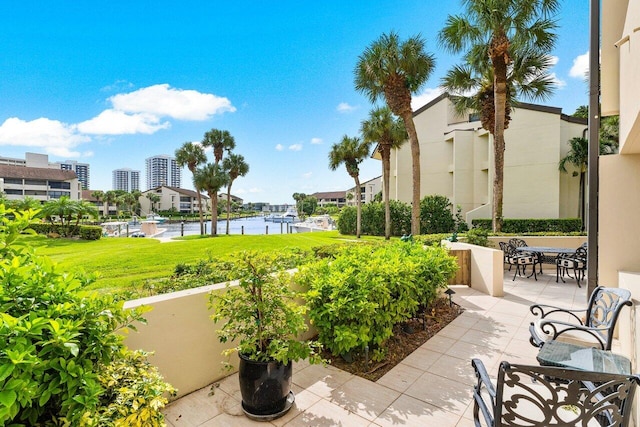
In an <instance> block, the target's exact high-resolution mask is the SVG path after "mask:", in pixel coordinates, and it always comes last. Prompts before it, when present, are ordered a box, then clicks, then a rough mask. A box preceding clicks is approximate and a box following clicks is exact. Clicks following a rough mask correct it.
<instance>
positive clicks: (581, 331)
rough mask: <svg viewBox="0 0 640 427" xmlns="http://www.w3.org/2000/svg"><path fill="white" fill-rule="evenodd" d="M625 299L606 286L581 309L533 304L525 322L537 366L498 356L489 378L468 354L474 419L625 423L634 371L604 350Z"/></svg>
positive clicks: (621, 358)
mask: <svg viewBox="0 0 640 427" xmlns="http://www.w3.org/2000/svg"><path fill="white" fill-rule="evenodd" d="M630 305H632V303H631V293H630V292H629V291H627V290H624V289H619V288H604V287H598V288H596V289H595V290H594V292H593V293H592V294H591V297H590V299H589V303H588V306H587V307H586V308H585V309H583V310H568V309H564V308H561V307H555V306H550V305H542V304H534V305H532V306H531V307H530V310H531V312H532V313H533V314H534V315H536V316H539V317H538V318H537V319H536V320H535V321H534V322H532V323H531V326H530V328H529V331H530V333H531V338H530V341H531V344H533V345H534V346H536V347H540V352H539V354H538V357H537V359H538V362H539V363H540V366H530V365H520V364H511V363H509V362H502V363H501V364H500V366H499V369H498V376H497V380H496V383H495V384H494V383H492V382H491V380H490V378H489V375H488V373H487V370H486V368H485V367H484V365H483V363H482V361H480V360H479V359H473V360H472V362H471V364H472V366H473V368H474V370H475V374H476V378H477V384H476V385H475V386H474V392H473V398H474V411H473V416H474V422H475V425H476V426H477V427H479V426H482V425H487V426H492V427H497V426H525V425H526V426H540V427H542V426H545V427H548V426H574V425H575V426H592V425H593V426H628V425H630V420H631V418H632V417H631V407H632V404H633V401H634V393H635V390H636V387H637V386H638V384H640V376H639V375H633V374H632V373H631V362H630V361H629V360H628V359H627V358H626V357H624V356H621V355H617V354H613V353H611V351H610V350H611V342H612V339H613V331H614V328H615V325H616V322H617V319H618V317H619V314H620V311H621V310H622V308H623V307H624V306H630ZM558 317H561V318H562V319H563V320H558V319H557V318H558ZM567 318H571V319H573V321H572V322H568V321H566V320H564V319H567ZM577 340H580V342H579V343H578V341H577ZM481 421H483V423H481Z"/></svg>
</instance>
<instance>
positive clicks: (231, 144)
mask: <svg viewBox="0 0 640 427" xmlns="http://www.w3.org/2000/svg"><path fill="white" fill-rule="evenodd" d="M202 145H203V146H204V147H212V148H213V160H214V164H216V165H217V164H219V163H220V161H221V160H222V157H223V156H224V152H225V151H227V152H230V151H231V150H233V149H234V148H236V140H235V139H234V138H233V136H231V134H230V133H229V131H228V130H219V129H211V130H210V131H208V132H205V134H204V139H203V140H202Z"/></svg>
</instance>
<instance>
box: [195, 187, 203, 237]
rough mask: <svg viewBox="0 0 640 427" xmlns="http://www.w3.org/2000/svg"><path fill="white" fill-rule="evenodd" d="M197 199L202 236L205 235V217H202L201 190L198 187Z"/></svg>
mask: <svg viewBox="0 0 640 427" xmlns="http://www.w3.org/2000/svg"><path fill="white" fill-rule="evenodd" d="M196 198H197V199H198V213H199V214H200V235H201V236H202V235H204V216H203V215H202V196H201V195H200V189H199V188H197V187H196Z"/></svg>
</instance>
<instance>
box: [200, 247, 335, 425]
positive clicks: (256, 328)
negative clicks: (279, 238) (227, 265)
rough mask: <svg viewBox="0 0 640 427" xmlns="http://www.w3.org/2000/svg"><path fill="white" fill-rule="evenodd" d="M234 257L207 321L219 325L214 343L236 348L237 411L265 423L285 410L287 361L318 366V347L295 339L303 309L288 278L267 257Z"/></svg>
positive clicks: (301, 324) (289, 399)
mask: <svg viewBox="0 0 640 427" xmlns="http://www.w3.org/2000/svg"><path fill="white" fill-rule="evenodd" d="M234 258H235V266H234V271H233V274H234V275H233V277H238V278H239V280H238V281H237V283H231V282H230V283H228V284H227V289H226V291H224V292H220V291H219V292H212V293H211V295H210V307H211V308H212V309H213V314H212V316H211V318H212V319H213V321H214V322H216V323H220V324H221V327H220V329H219V330H218V338H219V340H220V342H222V343H226V342H237V343H238V345H237V346H236V347H233V348H231V349H229V350H226V351H225V352H224V354H226V355H229V354H231V353H233V352H236V351H237V352H238V355H239V358H240V364H239V372H238V373H239V379H240V391H241V394H242V408H243V410H244V412H245V414H246V415H247V416H249V417H250V418H253V419H258V420H271V419H274V418H277V417H279V416H282V415H284V414H285V413H286V412H287V411H288V410H289V409H290V407H291V405H292V403H293V401H294V396H293V392H292V391H291V372H292V364H291V362H294V361H298V360H300V359H309V361H310V362H311V363H317V362H321V361H322V359H321V357H320V355H319V352H318V351H319V350H320V345H319V344H318V343H315V342H312V341H301V340H299V339H298V338H299V336H300V334H302V333H303V332H304V331H306V330H307V325H306V323H305V316H304V315H305V312H306V307H305V306H304V305H302V304H300V303H299V302H298V301H296V297H297V294H296V293H295V292H294V291H293V290H292V289H291V283H292V277H291V275H290V274H289V273H288V272H286V271H284V269H283V268H282V267H281V266H280V265H279V263H278V257H277V255H275V254H273V253H258V252H255V251H247V252H241V253H239V254H237V256H235V257H234Z"/></svg>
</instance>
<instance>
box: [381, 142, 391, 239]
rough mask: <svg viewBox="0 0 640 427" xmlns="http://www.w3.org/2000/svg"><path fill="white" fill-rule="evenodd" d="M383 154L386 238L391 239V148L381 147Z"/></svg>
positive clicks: (383, 197)
mask: <svg viewBox="0 0 640 427" xmlns="http://www.w3.org/2000/svg"><path fill="white" fill-rule="evenodd" d="M380 153H381V154H382V183H383V189H382V199H383V201H384V238H385V240H389V239H390V238H391V207H390V206H389V176H390V175H391V148H390V147H389V146H388V145H382V144H381V145H380Z"/></svg>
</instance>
